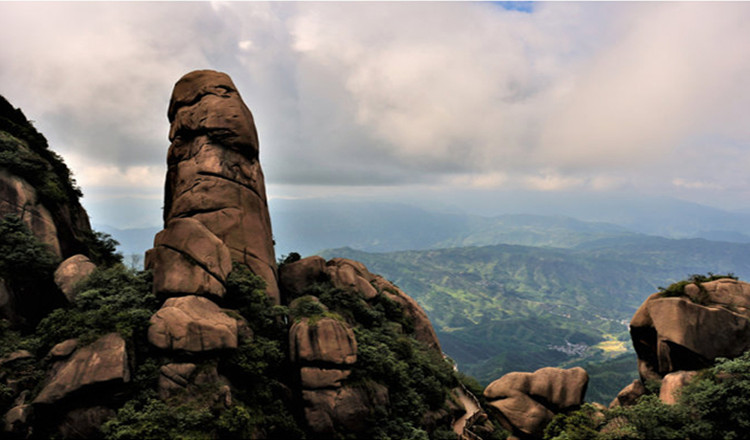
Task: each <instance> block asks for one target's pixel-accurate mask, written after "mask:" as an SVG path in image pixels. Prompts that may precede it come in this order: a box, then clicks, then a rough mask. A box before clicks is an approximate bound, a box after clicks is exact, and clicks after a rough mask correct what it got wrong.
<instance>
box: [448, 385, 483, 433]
mask: <svg viewBox="0 0 750 440" xmlns="http://www.w3.org/2000/svg"><path fill="white" fill-rule="evenodd" d="M457 394H458V396H457V397H458V400H459V401H461V403H462V404H463V405H464V408H466V413H465V414H464V415H463V416H461V418H459V419H458V420H456V421H455V422H454V423H453V432H455V433H456V434H458V435H459V436H462V435H463V433H464V428H465V427H466V422H467V421H468V420H469V419H470V418H471V417H472V416H473V415H474V414H476V413H478V412H479V411H481V409H480V408H479V404H478V402H477V400H476V398H475V397H474V396H471V395H469V394H468V393H467V392H466V390H465V389H464V388H463V387H459V388H458V393H457Z"/></svg>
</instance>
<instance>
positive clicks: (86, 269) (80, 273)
mask: <svg viewBox="0 0 750 440" xmlns="http://www.w3.org/2000/svg"><path fill="white" fill-rule="evenodd" d="M94 269H96V264H94V263H92V262H91V260H90V259H89V257H87V256H85V255H82V254H77V255H73V256H72V257H70V258H68V259H66V260H65V261H63V262H62V263H60V266H58V267H57V270H55V284H57V287H59V288H60V290H61V291H62V293H63V294H64V295H65V298H67V299H68V302H71V303H72V302H73V301H75V291H74V287H75V286H76V284H78V283H80V282H81V281H83V280H85V279H86V278H87V277H88V276H89V275H91V273H92V272H94Z"/></svg>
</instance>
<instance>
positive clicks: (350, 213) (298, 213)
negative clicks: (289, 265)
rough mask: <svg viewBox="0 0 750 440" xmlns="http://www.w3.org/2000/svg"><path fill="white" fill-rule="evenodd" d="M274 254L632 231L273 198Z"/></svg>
mask: <svg viewBox="0 0 750 440" xmlns="http://www.w3.org/2000/svg"><path fill="white" fill-rule="evenodd" d="M271 217H272V219H273V222H274V236H275V237H276V249H277V254H286V253H289V252H291V251H296V252H299V253H301V254H303V255H309V254H312V253H315V252H317V251H319V250H322V249H330V248H335V247H345V246H346V247H351V248H354V249H360V250H364V251H369V252H390V251H397V250H420V249H435V248H446V247H460V246H473V245H479V246H481V245H490V244H501V243H502V244H521V245H527V246H553V247H572V246H576V245H578V244H580V243H583V242H586V241H590V240H594V239H599V238H605V237H618V236H625V235H632V232H629V231H628V230H627V229H625V228H622V227H619V226H616V225H613V224H606V223H593V222H584V221H580V220H576V219H573V218H570V217H563V216H539V215H502V216H497V217H481V216H475V215H467V214H455V213H441V212H434V211H427V210H424V209H421V208H416V207H413V206H408V205H401V204H395V203H351V202H330V201H321V200H281V201H278V200H274V201H273V203H272V205H271Z"/></svg>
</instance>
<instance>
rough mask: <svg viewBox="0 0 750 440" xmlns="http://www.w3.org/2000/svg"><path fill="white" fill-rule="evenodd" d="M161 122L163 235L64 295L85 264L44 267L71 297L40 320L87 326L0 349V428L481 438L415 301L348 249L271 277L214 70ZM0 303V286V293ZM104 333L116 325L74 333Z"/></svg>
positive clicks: (251, 164) (238, 110)
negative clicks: (127, 262) (165, 130)
mask: <svg viewBox="0 0 750 440" xmlns="http://www.w3.org/2000/svg"><path fill="white" fill-rule="evenodd" d="M169 119H170V122H171V129H170V140H171V146H170V149H169V153H168V166H169V167H168V174H167V179H166V185H165V211H164V229H163V230H162V231H161V232H159V233H158V234H157V235H156V237H155V239H154V248H153V249H151V250H150V251H149V252H148V253H147V256H146V266H147V268H149V269H151V274H152V275H153V276H152V277H151V276H150V275H149V273H148V272H144V273H139V274H137V275H135V274H133V273H132V272H130V271H127V270H126V269H125V268H124V267H122V266H119V267H108V266H107V264H102V265H103V266H104V269H105V270H103V271H101V272H97V276H94V277H90V278H89V281H88V284H87V291H86V294H85V295H84V294H81V296H80V297H79V298H74V297H73V295H74V294H75V290H76V289H75V285H76V284H77V283H80V281H81V280H83V279H84V278H86V277H87V276H88V274H89V273H90V270H91V269H92V264H91V262H90V261H88V260H87V258H86V257H85V256H83V255H80V256H79V255H76V256H75V257H73V258H70V259H68V260H67V261H66V262H65V263H64V264H63V265H61V266H60V267H59V268H58V274H57V275H58V276H57V277H56V282H57V285H58V286H59V288H60V289H62V291H64V292H65V293H66V294H67V295H68V298H69V302H71V303H72V304H71V306H72V307H69V308H67V309H64V310H61V311H60V312H62V313H60V314H58V315H55V316H54V317H55V319H63V320H64V319H66V318H67V317H68V316H67V315H66V314H67V313H71V315H70V318H71V320H70V322H76V323H77V322H81V325H82V326H83V327H85V328H82V329H81V330H82V331H81V332H80V333H79V332H77V331H76V329H68V328H66V329H65V330H64V331H61V332H60V334H59V335H56V336H51V337H48V338H45V339H44V345H43V347H44V348H45V350H46V349H47V348H49V347H51V349H50V350H49V351H48V352H47V353H46V355H45V354H44V353H41V352H37V353H31V352H26V351H23V350H20V349H19V350H16V351H15V352H13V353H11V354H8V355H7V356H4V357H2V358H0V385H3V386H4V387H7V388H8V389H10V390H11V395H12V401H11V402H9V403H5V402H2V404H3V406H2V408H3V413H4V426H3V428H4V432H3V433H2V435H3V436H7V435H9V436H10V437H11V438H14V439H22V438H28V437H29V436H33V435H36V436H38V437H40V438H41V437H44V436H58V437H62V438H101V437H103V432H102V424H103V423H105V422H106V421H107V420H110V419H112V418H113V417H114V420H112V422H113V423H110V424H109V425H108V429H109V430H112V429H114V430H115V431H117V430H118V429H124V430H126V431H128V432H129V433H130V434H128V435H133V434H132V433H134V432H138V429H140V428H143V427H146V429H149V430H150V429H152V428H153V429H156V430H157V431H159V433H161V434H163V436H164V437H169V436H170V435H171V434H174V433H175V430H180V432H179V433H178V434H177V435H193V434H196V435H201V434H204V433H205V436H206V437H211V438H301V437H306V438H311V439H327V438H332V437H342V438H352V437H355V438H371V437H377V436H380V437H390V438H400V437H402V436H407V435H408V436H416V437H419V438H423V437H425V436H429V437H440V438H442V437H444V436H446V435H450V434H451V428H452V429H453V432H454V433H456V434H457V435H459V436H461V437H460V438H471V439H475V438H476V434H475V433H477V432H484V433H485V434H487V435H490V433H491V432H492V430H493V428H492V424H491V423H489V422H488V420H487V415H486V413H484V412H483V411H481V408H479V403H478V400H476V399H475V398H474V397H473V396H471V394H470V392H469V391H468V390H467V389H465V388H463V387H462V385H461V384H460V382H459V381H458V378H457V377H456V374H455V372H454V370H453V368H452V367H453V366H452V365H451V363H450V362H448V361H447V360H446V359H445V357H444V356H443V354H442V352H441V349H440V344H439V342H438V339H437V336H436V334H435V331H434V329H433V328H432V325H431V323H430V321H429V319H428V318H427V315H426V314H425V312H424V310H422V308H421V307H420V306H419V305H418V304H417V303H416V302H415V301H414V300H413V299H412V298H410V297H409V296H408V295H406V293H404V292H403V291H401V290H400V289H399V288H398V287H397V286H395V285H393V283H390V282H388V281H386V280H385V279H383V278H382V277H380V276H378V275H375V274H372V273H370V272H369V271H368V270H367V268H366V267H365V266H364V265H363V264H361V263H359V262H356V261H352V260H347V259H339V258H334V259H332V260H330V261H325V260H324V259H322V258H319V257H310V258H306V259H303V260H299V261H296V262H289V261H287V262H286V264H284V265H283V266H282V268H281V269H278V270H277V267H276V263H275V256H274V250H273V240H272V236H271V224H270V219H269V215H268V209H267V205H266V195H265V189H264V183H263V174H262V171H261V168H260V164H259V162H258V140H257V134H256V132H255V127H254V124H253V120H252V115H251V114H250V111H249V110H248V109H247V107H246V106H245V105H244V104H243V102H242V100H241V99H240V97H239V94H238V93H237V91H236V88H235V86H234V84H232V81H231V80H230V79H229V77H228V76H226V75H225V74H221V73H218V72H212V71H197V72H192V73H189V74H187V75H185V76H184V77H183V78H182V79H180V80H179V81H178V82H177V84H176V85H175V89H174V92H173V95H172V101H171V103H170V107H169ZM53 217H54V213H53ZM58 232H59V231H58ZM58 235H59V234H58ZM61 252H62V255H63V256H67V255H66V254H65V252H66V251H65V247H64V246H61ZM52 266H55V264H52ZM118 271H120V272H118ZM277 272H278V276H277ZM118 274H119V275H118ZM253 274H254V275H255V276H253ZM110 276H111V277H112V278H108V277H110ZM116 277H120V278H118V279H116V280H115V278H116ZM260 280H262V282H261V281H260ZM50 283H51V281H50ZM109 283H112V285H111V286H108V284H109ZM149 283H152V285H151V286H150V285H149ZM261 284H264V287H263V288H261V287H260V285H261ZM115 286H116V287H115ZM1 287H3V285H2V284H0V288H1ZM53 288H54V285H53ZM149 289H151V290H152V293H154V294H155V295H156V298H153V297H152V296H151V295H147V294H145V292H144V291H148V290H149ZM263 289H265V292H264V291H263ZM121 292H123V293H121ZM139 292H144V293H143V296H141V295H140V294H139ZM58 293H59V292H58ZM264 293H265V295H264ZM134 294H135V295H134ZM60 295H61V296H62V293H60ZM7 296H9V294H8V293H7V292H5V291H4V290H2V289H0V302H2V299H3V298H4V297H7ZM134 296H135V297H136V299H135V300H134V299H133V297H134ZM139 298H140V299H143V301H142V302H139ZM97 301H102V303H101V304H100V303H98V302H97ZM102 304H103V305H102ZM89 306H90V308H87V307H89ZM159 306H160V308H159ZM94 311H95V312H97V313H95V314H92V315H89V313H90V312H94ZM110 313H111V316H112V317H113V318H115V319H113V321H114V322H109V321H108V317H109V316H110ZM102 314H106V316H104V317H102ZM149 316H150V319H149V318H148V317H149ZM89 318H92V319H89ZM79 320H80V321H79ZM147 320H148V324H149V325H148V326H146V321H147ZM93 321H96V322H93ZM102 321H107V322H106V324H104V323H102ZM55 322H57V321H55ZM105 325H110V327H108V328H107V330H106V332H111V331H112V328H114V329H115V330H116V331H118V332H121V334H118V333H109V334H106V335H105V336H101V337H99V338H98V339H96V340H95V341H94V342H93V343H90V341H91V339H93V338H95V337H96V335H101V334H102V333H105V332H99V331H98V330H101V327H103V326H105ZM89 327H92V328H89ZM41 328H44V326H42V327H41ZM58 336H59V339H61V340H62V339H65V338H71V339H67V340H62V341H58V340H57V338H58ZM52 338H54V339H52ZM358 339H359V340H358ZM19 347H20V346H19ZM24 369H28V371H26V370H24ZM21 370H23V371H21ZM9 371H11V372H10V373H8V372H9ZM45 373H46V374H45ZM131 375H132V376H133V378H132V380H131ZM35 390H41V391H40V392H38V393H37V391H35ZM157 396H158V398H157ZM451 396H452V397H451ZM0 397H2V396H0ZM455 399H458V400H459V401H460V402H461V403H457V402H456V401H455ZM0 402H1V401H0ZM467 402H468V403H467ZM134 403H135V407H134V406H132V405H133V404H134ZM144 404H145V405H147V407H148V408H149V409H145V407H144V406H143V405H144ZM133 408H136V409H135V410H134V409H133ZM138 408H144V411H143V413H142V414H140V413H139V414H135V415H134V414H133V412H134V411H135V412H136V413H138V412H139V411H140V410H139V409H138ZM121 410H123V411H121ZM172 417H175V418H176V419H179V420H180V421H179V422H177V423H173V422H174V420H172V419H171V418H172ZM196 420H199V421H198V422H195V421H196ZM162 421H164V422H165V423H163V425H164V426H161V422H162ZM170 421H171V422H172V423H171V425H170ZM183 422H184V423H185V424H187V425H189V424H190V423H196V424H197V425H199V426H192V427H189V428H185V427H184V426H183ZM118 424H119V425H118ZM157 425H158V426H157ZM186 429H187V430H190V429H192V430H193V431H190V432H186ZM204 431H205V432H204ZM149 432H151V431H149ZM433 434H435V435H434V436H433ZM108 435H112V436H114V437H116V436H117V434H113V432H112V431H110V432H109V434H108ZM154 435H157V434H154ZM3 438H4V437H3Z"/></svg>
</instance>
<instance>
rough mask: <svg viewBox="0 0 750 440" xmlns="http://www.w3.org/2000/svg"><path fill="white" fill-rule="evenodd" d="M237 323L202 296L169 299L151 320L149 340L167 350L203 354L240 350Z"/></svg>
mask: <svg viewBox="0 0 750 440" xmlns="http://www.w3.org/2000/svg"><path fill="white" fill-rule="evenodd" d="M237 335H238V325H237V320H236V319H234V318H230V317H229V316H228V315H227V314H226V313H224V312H222V310H221V309H220V308H219V306H217V305H216V304H215V303H213V302H212V301H211V300H208V299H206V298H203V297H199V296H192V295H191V296H182V297H177V298H170V299H168V300H167V301H166V302H165V303H164V305H163V306H162V308H161V309H159V311H158V312H156V313H155V314H154V316H152V317H151V327H149V329H148V340H149V342H151V344H153V345H154V346H156V347H159V348H161V349H165V350H185V351H191V352H202V351H210V350H218V349H223V348H237Z"/></svg>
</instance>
